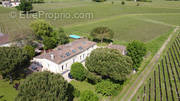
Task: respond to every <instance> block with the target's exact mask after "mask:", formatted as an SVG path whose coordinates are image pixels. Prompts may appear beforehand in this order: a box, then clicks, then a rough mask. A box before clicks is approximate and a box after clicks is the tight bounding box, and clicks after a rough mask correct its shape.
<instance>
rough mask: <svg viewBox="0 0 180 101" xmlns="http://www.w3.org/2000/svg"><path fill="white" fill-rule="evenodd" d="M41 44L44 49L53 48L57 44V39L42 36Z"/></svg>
mask: <svg viewBox="0 0 180 101" xmlns="http://www.w3.org/2000/svg"><path fill="white" fill-rule="evenodd" d="M43 44H44V49H45V50H47V49H53V48H55V47H56V45H57V40H56V39H55V38H54V37H44V38H43Z"/></svg>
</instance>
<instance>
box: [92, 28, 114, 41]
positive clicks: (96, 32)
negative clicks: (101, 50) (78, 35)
mask: <svg viewBox="0 0 180 101" xmlns="http://www.w3.org/2000/svg"><path fill="white" fill-rule="evenodd" d="M91 36H92V37H93V38H96V39H99V40H101V42H103V39H104V38H106V39H111V38H113V36H114V32H113V31H112V30H111V29H109V28H108V27H97V28H95V29H93V30H92V32H91Z"/></svg>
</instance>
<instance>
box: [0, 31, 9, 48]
mask: <svg viewBox="0 0 180 101" xmlns="http://www.w3.org/2000/svg"><path fill="white" fill-rule="evenodd" d="M8 42H9V36H8V35H7V34H3V33H1V32H0V45H2V44H6V43H8Z"/></svg>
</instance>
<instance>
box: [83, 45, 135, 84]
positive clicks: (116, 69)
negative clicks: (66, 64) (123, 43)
mask: <svg viewBox="0 0 180 101" xmlns="http://www.w3.org/2000/svg"><path fill="white" fill-rule="evenodd" d="M86 67H87V69H88V70H89V71H90V72H93V73H96V74H98V75H101V76H102V77H108V78H111V79H113V80H115V81H123V80H125V79H126V78H127V76H128V74H129V73H130V72H131V71H132V60H131V58H130V57H128V56H123V55H122V54H121V53H120V52H119V51H118V50H114V49H108V48H98V49H95V50H94V51H92V52H91V55H90V56H89V57H87V58H86Z"/></svg>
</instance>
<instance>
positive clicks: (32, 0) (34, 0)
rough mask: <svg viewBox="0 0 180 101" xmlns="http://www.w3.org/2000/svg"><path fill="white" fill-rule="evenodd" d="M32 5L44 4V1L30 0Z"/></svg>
mask: <svg viewBox="0 0 180 101" xmlns="http://www.w3.org/2000/svg"><path fill="white" fill-rule="evenodd" d="M29 1H30V2H31V3H44V0H29Z"/></svg>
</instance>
